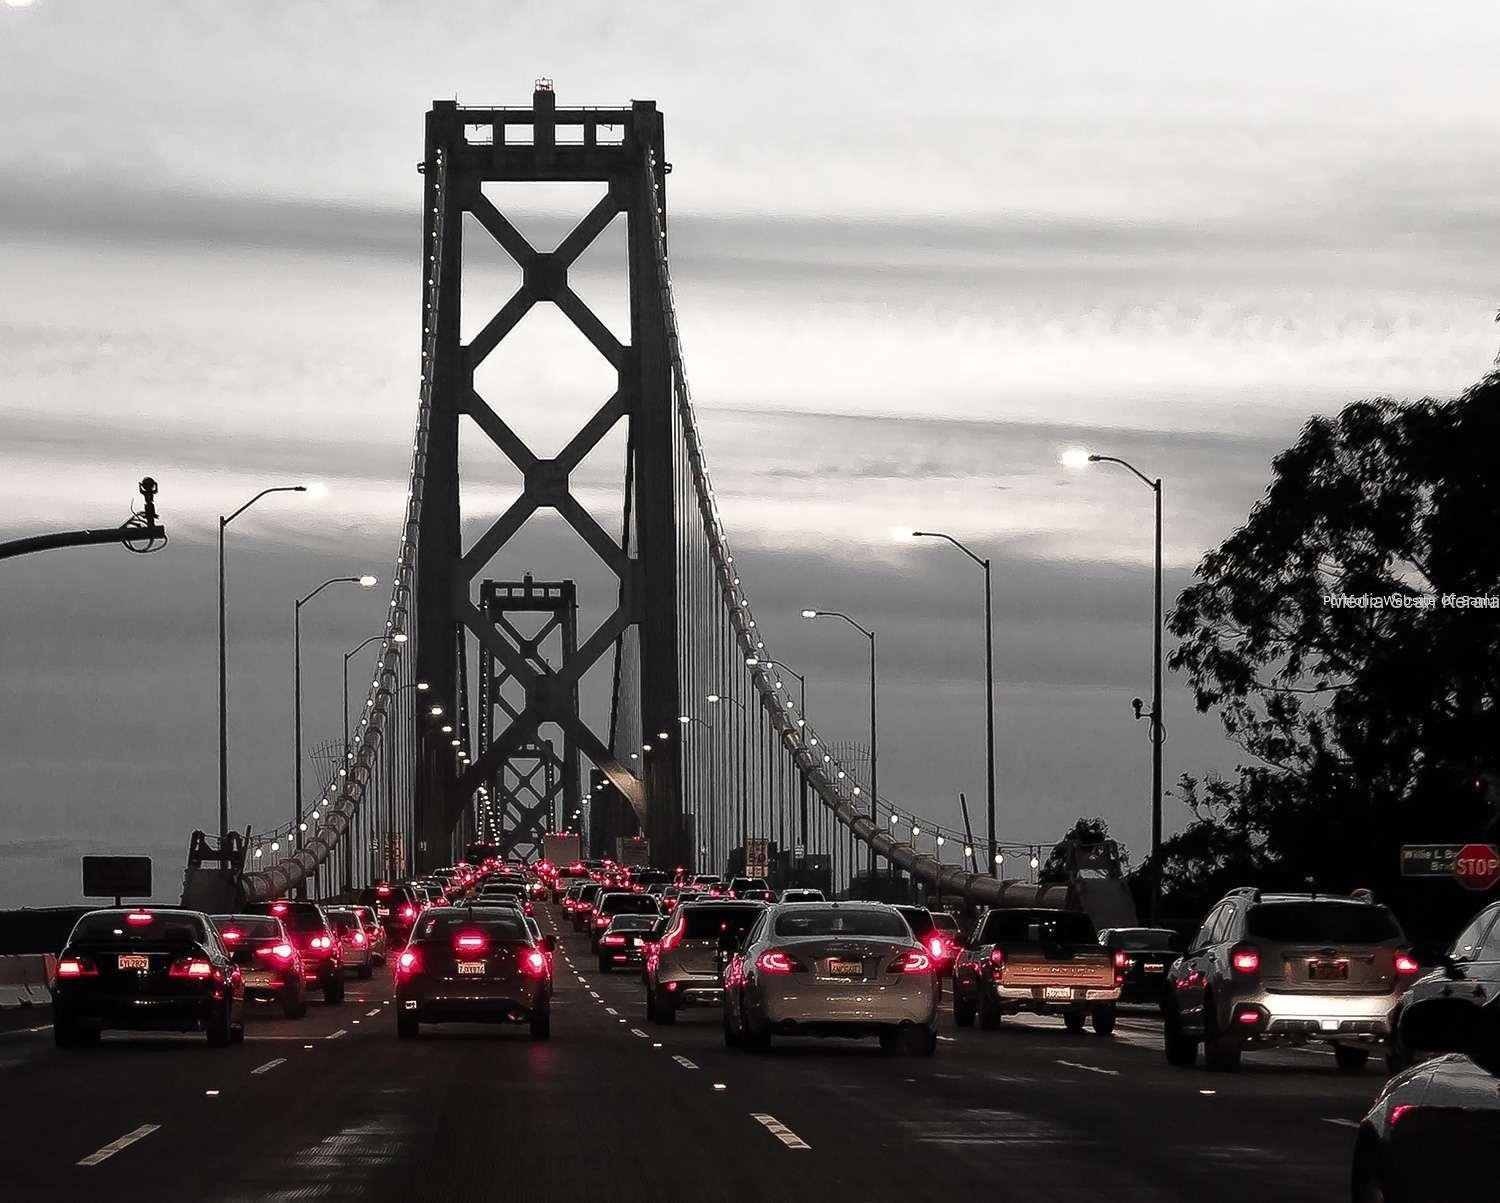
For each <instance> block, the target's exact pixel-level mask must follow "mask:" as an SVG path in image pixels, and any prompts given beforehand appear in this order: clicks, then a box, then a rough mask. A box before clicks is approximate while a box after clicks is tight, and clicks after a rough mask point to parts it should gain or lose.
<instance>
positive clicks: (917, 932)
mask: <svg viewBox="0 0 1500 1203" xmlns="http://www.w3.org/2000/svg"><path fill="white" fill-rule="evenodd" d="M896 909H897V910H898V911H900V912H901V917H902V918H903V919H905V920H906V924H907V926H908V927H910V928H911V934H912V935H914V936H925V935H926V934H927V933H928V932H930V931H931V930H932V929H933V928H934V927H936V926H937V924H935V923H933V921H932V915H931V914H930V913H929V912H927V911H926V910H924V909H923V908H922V907H920V906H898V907H897V908H896Z"/></svg>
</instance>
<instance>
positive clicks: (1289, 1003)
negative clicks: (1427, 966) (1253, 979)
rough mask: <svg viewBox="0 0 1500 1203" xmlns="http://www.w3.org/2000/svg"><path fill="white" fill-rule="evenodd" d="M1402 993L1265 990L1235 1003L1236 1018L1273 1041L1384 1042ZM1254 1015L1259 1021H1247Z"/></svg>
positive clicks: (1255, 1033)
mask: <svg viewBox="0 0 1500 1203" xmlns="http://www.w3.org/2000/svg"><path fill="white" fill-rule="evenodd" d="M1399 1000H1400V996H1399V995H1397V994H1361V995H1343V996H1340V995H1326V994H1276V993H1273V992H1271V991H1260V992H1257V993H1254V994H1249V995H1246V996H1244V997H1236V998H1235V999H1234V1002H1233V1006H1232V1009H1231V1013H1230V1015H1229V1017H1228V1018H1229V1019H1230V1021H1231V1022H1232V1023H1233V1025H1234V1026H1235V1027H1236V1029H1237V1030H1239V1031H1242V1032H1244V1034H1245V1035H1246V1036H1250V1037H1259V1038H1263V1039H1268V1040H1274V1039H1278V1038H1280V1039H1287V1040H1310V1039H1311V1040H1316V1039H1334V1040H1340V1041H1370V1042H1375V1041H1380V1040H1385V1039H1387V1038H1388V1037H1389V1036H1390V1034H1391V1013H1392V1011H1394V1010H1395V1007H1396V1003H1397V1002H1398V1001H1399ZM1249 1013H1253V1014H1254V1015H1255V1016H1256V1022H1255V1023H1254V1024H1251V1023H1249V1022H1242V1021H1241V1020H1240V1019H1239V1017H1240V1016H1241V1015H1242V1014H1249Z"/></svg>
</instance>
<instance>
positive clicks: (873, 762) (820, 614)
mask: <svg viewBox="0 0 1500 1203" xmlns="http://www.w3.org/2000/svg"><path fill="white" fill-rule="evenodd" d="M802 617H803V618H809V619H811V618H842V619H843V620H844V621H845V622H847V623H848V624H849V625H850V626H851V627H853V628H854V629H855V630H856V631H858V632H859V633H860V634H861V635H863V636H864V637H865V638H866V639H868V640H869V641H870V821H871V822H872V823H877V824H878V822H879V820H878V819H877V818H876V814H875V811H876V807H877V806H878V805H879V803H880V784H879V782H880V776H879V768H878V765H879V763H880V752H879V747H878V744H877V740H878V738H879V734H878V730H877V727H876V713H875V663H876V662H875V632H874V631H872V630H870V629H869V628H868V627H865V626H861V625H860V624H859V623H857V622H855V621H854V619H852V618H850V617H849V615H847V614H845V613H844V612H843V611H842V610H803V611H802ZM869 851H870V859H869V873H870V885H871V888H873V887H874V885H875V845H874V844H870V845H869Z"/></svg>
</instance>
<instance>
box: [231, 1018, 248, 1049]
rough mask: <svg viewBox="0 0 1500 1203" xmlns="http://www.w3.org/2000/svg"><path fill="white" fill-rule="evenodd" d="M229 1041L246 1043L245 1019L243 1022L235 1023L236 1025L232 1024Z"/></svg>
mask: <svg viewBox="0 0 1500 1203" xmlns="http://www.w3.org/2000/svg"><path fill="white" fill-rule="evenodd" d="M229 1043H230V1044H244V1043H245V1024H244V1021H243V1020H242V1021H241V1022H239V1023H237V1024H235V1025H234V1026H232V1027H231V1028H230V1029H229Z"/></svg>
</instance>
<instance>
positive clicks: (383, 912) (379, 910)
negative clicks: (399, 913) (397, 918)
mask: <svg viewBox="0 0 1500 1203" xmlns="http://www.w3.org/2000/svg"><path fill="white" fill-rule="evenodd" d="M375 913H376V914H377V915H379V916H380V917H381V918H382V919H389V918H390V917H391V908H390V907H388V906H377V907H376V908H375Z"/></svg>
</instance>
